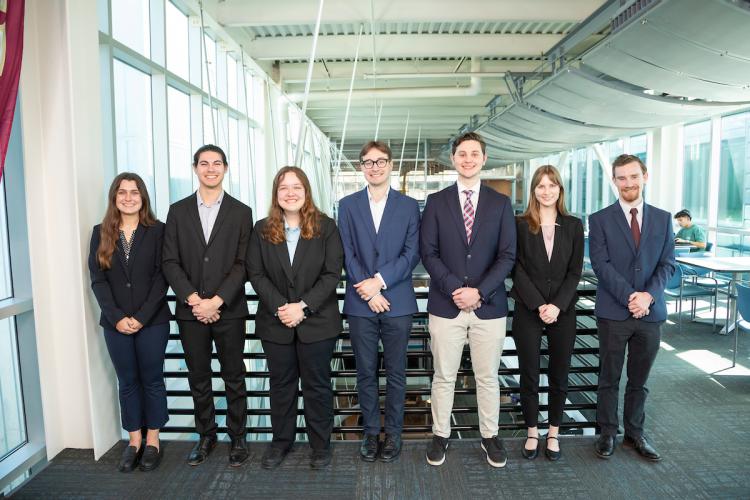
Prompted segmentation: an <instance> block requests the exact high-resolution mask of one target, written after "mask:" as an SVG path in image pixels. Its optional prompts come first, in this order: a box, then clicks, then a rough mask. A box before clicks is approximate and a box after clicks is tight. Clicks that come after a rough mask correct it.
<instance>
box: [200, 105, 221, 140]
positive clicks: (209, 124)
mask: <svg viewBox="0 0 750 500" xmlns="http://www.w3.org/2000/svg"><path fill="white" fill-rule="evenodd" d="M217 120H218V116H217V114H216V110H215V109H214V119H213V121H211V111H210V108H209V107H208V105H207V104H204V105H203V144H216V134H214V126H215V125H216V122H217Z"/></svg>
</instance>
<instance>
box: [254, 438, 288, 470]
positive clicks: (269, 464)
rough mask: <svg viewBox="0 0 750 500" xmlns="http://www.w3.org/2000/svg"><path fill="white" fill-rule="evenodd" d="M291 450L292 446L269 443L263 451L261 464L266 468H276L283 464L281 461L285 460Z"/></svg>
mask: <svg viewBox="0 0 750 500" xmlns="http://www.w3.org/2000/svg"><path fill="white" fill-rule="evenodd" d="M291 450H292V448H291V447H289V448H279V447H277V446H274V445H273V444H269V445H268V448H266V451H265V452H264V453H263V458H262V459H261V460H260V466H261V467H263V468H264V469H275V468H276V467H278V466H279V465H281V462H283V461H284V458H286V456H287V455H288V454H289V452H290V451H291Z"/></svg>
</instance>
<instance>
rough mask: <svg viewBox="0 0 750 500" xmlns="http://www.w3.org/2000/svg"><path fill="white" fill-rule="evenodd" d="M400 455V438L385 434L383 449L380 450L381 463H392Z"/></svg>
mask: <svg viewBox="0 0 750 500" xmlns="http://www.w3.org/2000/svg"><path fill="white" fill-rule="evenodd" d="M400 454H401V436H397V435H396V434H386V435H385V441H384V442H383V449H382V450H380V461H381V462H393V461H394V460H396V459H397V458H398V456H399V455H400Z"/></svg>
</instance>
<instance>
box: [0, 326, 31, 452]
mask: <svg viewBox="0 0 750 500" xmlns="http://www.w3.org/2000/svg"><path fill="white" fill-rule="evenodd" d="M25 442H26V419H25V417H24V413H23V394H22V392H21V372H20V367H19V364H18V344H17V341H16V323H15V320H14V318H13V317H10V318H4V319H2V320H0V460H2V459H3V458H4V457H5V456H6V455H7V454H8V453H10V452H11V451H13V450H14V449H16V448H17V447H18V446H20V445H22V444H23V443H25Z"/></svg>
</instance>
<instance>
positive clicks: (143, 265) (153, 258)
mask: <svg viewBox="0 0 750 500" xmlns="http://www.w3.org/2000/svg"><path fill="white" fill-rule="evenodd" d="M163 239H164V223H163V222H159V221H157V222H156V224H154V225H153V226H144V225H138V229H137V230H136V231H135V235H134V236H133V243H132V245H131V248H130V258H129V259H128V263H127V264H125V253H124V252H123V250H122V244H121V243H120V239H119V238H118V239H117V245H116V246H115V253H114V254H112V264H111V266H110V268H109V269H106V270H102V269H100V268H99V262H98V261H97V260H96V251H97V250H98V249H99V242H100V241H101V224H97V225H96V226H94V230H93V232H92V233H91V246H90V249H89V273H90V274H91V289H92V290H93V291H94V295H95V296H96V301H97V302H98V303H99V308H100V309H101V310H102V314H101V316H100V317H99V324H100V325H101V326H103V327H104V328H107V329H110V330H115V325H116V324H117V322H118V321H120V320H121V319H122V318H126V317H133V318H135V319H137V320H138V321H139V322H140V323H141V324H142V325H143V326H151V325H161V324H163V323H167V322H169V319H170V318H171V317H172V313H170V312H169V306H167V282H166V281H165V279H164V275H163V274H162V270H161V250H162V241H163Z"/></svg>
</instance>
